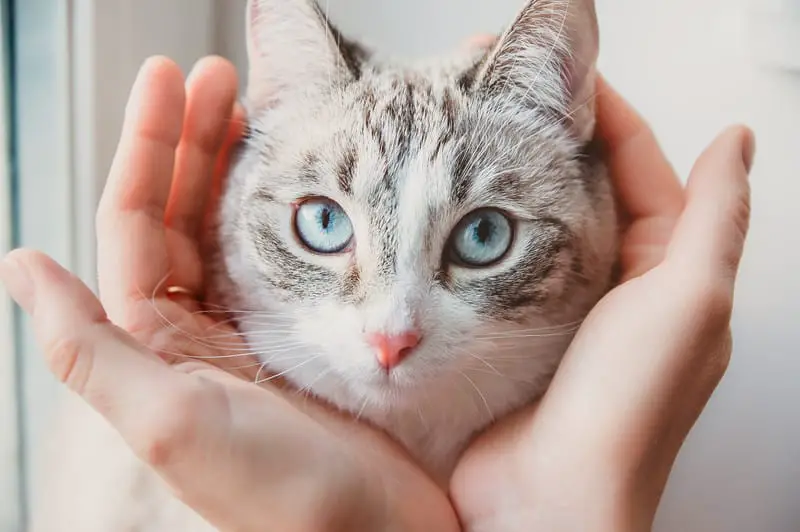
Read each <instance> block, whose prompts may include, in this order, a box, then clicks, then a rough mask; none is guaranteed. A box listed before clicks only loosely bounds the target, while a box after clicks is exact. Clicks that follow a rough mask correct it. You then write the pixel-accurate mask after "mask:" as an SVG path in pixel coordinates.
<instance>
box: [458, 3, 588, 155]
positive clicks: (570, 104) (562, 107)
mask: <svg viewBox="0 0 800 532" xmlns="http://www.w3.org/2000/svg"><path fill="white" fill-rule="evenodd" d="M594 3H595V0H527V2H526V3H525V6H524V7H523V8H522V11H520V13H519V15H518V16H517V18H516V20H515V21H514V23H513V24H511V26H510V27H509V28H508V29H507V30H506V32H505V33H504V34H503V35H502V36H501V37H500V38H499V39H498V40H497V42H496V44H495V45H494V48H493V50H492V51H490V52H489V53H488V54H487V55H486V57H484V59H483V60H482V62H481V63H479V64H478V65H476V67H475V68H474V69H472V70H470V71H469V72H468V73H467V75H465V76H464V78H463V79H462V85H464V86H466V87H468V88H472V89H477V90H481V91H483V92H484V93H489V94H494V95H499V96H501V97H502V98H503V101H506V102H514V103H516V104H518V105H521V106H523V107H539V108H545V109H548V110H549V111H551V112H552V113H553V114H554V115H555V116H557V117H559V119H562V120H564V122H565V123H569V124H570V125H571V129H572V131H573V133H574V134H575V136H577V137H578V138H579V139H581V140H583V141H588V140H589V139H590V138H591V137H592V134H593V130H594V123H595V116H594V115H595V108H594V91H595V82H596V65H595V63H596V61H597V54H598V45H599V33H598V27H597V15H596V13H595V5H594Z"/></svg>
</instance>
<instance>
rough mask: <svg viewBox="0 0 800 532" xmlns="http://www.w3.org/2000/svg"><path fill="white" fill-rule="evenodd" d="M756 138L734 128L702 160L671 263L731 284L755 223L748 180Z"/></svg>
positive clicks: (696, 169)
mask: <svg viewBox="0 0 800 532" xmlns="http://www.w3.org/2000/svg"><path fill="white" fill-rule="evenodd" d="M754 152H755V138H754V136H753V132H752V131H750V130H749V129H748V128H746V127H743V126H736V127H732V128H729V129H728V130H727V131H725V132H724V133H723V134H722V135H720V136H719V137H718V138H717V139H716V140H715V141H714V143H713V144H712V145H711V146H710V147H709V148H708V149H707V150H706V151H705V152H704V153H703V154H702V155H701V156H700V158H699V159H698V161H697V163H696V165H695V167H694V169H693V170H692V173H691V176H690V177H689V183H688V186H687V198H688V199H687V205H686V209H685V211H684V213H683V215H682V216H681V218H680V220H679V222H678V226H677V227H676V228H675V233H674V237H673V239H672V242H670V246H669V250H668V255H667V261H668V262H671V263H675V264H679V265H680V266H681V267H683V268H685V269H686V270H687V271H688V272H690V273H691V274H692V275H695V276H696V275H697V274H698V273H699V274H705V277H703V279H705V280H707V281H712V280H716V279H728V280H730V282H731V284H730V289H731V290H732V289H733V281H734V279H735V277H736V271H737V269H738V267H739V261H740V260H741V257H742V252H743V249H744V242H745V238H746V236H747V230H748V226H749V221H750V185H749V182H748V174H749V172H750V167H751V165H752V161H753V156H754Z"/></svg>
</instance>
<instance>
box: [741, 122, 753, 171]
mask: <svg viewBox="0 0 800 532" xmlns="http://www.w3.org/2000/svg"><path fill="white" fill-rule="evenodd" d="M755 156H756V136H755V133H753V131H752V130H750V129H748V130H747V134H746V135H745V137H744V142H743V144H742V162H744V167H745V169H747V173H748V174H749V173H750V170H751V169H752V168H753V160H754V159H755Z"/></svg>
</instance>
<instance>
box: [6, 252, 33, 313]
mask: <svg viewBox="0 0 800 532" xmlns="http://www.w3.org/2000/svg"><path fill="white" fill-rule="evenodd" d="M0 281H2V282H3V284H4V285H5V287H6V290H7V291H8V294H9V295H10V296H11V297H12V298H13V299H14V301H16V302H17V304H18V305H19V306H20V307H22V309H23V310H24V311H25V312H28V313H30V312H32V311H33V305H34V301H35V297H34V290H33V281H32V280H31V277H30V275H29V274H28V271H27V270H26V268H25V266H23V265H22V264H21V263H20V262H19V261H18V260H17V259H16V258H15V257H14V256H13V255H7V256H6V257H5V258H4V259H3V260H2V261H0Z"/></svg>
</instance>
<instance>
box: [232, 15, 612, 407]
mask: <svg viewBox="0 0 800 532" xmlns="http://www.w3.org/2000/svg"><path fill="white" fill-rule="evenodd" d="M542 3H547V2H542V1H539V2H534V3H531V4H530V5H529V6H526V8H525V9H524V10H523V12H522V13H521V14H520V16H519V17H518V19H517V21H516V22H515V24H514V25H512V27H511V29H510V30H509V31H508V32H507V33H506V35H505V36H504V37H503V38H501V40H500V42H499V43H498V45H497V47H496V48H494V49H493V50H483V51H477V52H464V53H463V54H460V55H457V56H456V57H454V58H452V59H451V60H448V61H446V62H441V63H438V64H435V65H433V66H431V65H428V66H426V67H415V66H399V65H393V64H389V63H381V62H379V61H377V60H375V59H373V58H372V57H370V56H369V54H368V53H367V52H365V51H364V50H362V49H361V48H359V47H357V46H356V45H353V44H352V43H350V42H348V41H345V40H344V39H342V38H341V36H340V35H339V34H338V32H336V30H335V29H333V28H332V27H331V26H330V24H329V22H328V21H327V20H326V19H325V18H324V17H323V16H322V14H321V13H320V12H319V10H318V9H317V8H316V7H315V6H313V5H312V4H310V3H306V2H305V1H302V0H260V1H254V2H251V5H250V17H251V21H250V28H251V36H250V46H251V47H250V54H251V74H250V78H251V85H250V88H249V92H248V100H249V101H248V107H249V115H250V135H249V138H248V139H247V141H246V145H245V146H244V148H243V149H242V152H241V155H240V159H239V161H238V163H237V165H236V168H235V169H234V171H233V172H232V175H231V178H230V182H229V184H228V188H227V190H226V193H225V197H224V204H223V208H222V212H221V215H220V235H221V239H220V243H221V248H222V250H223V255H224V262H225V270H226V277H227V279H228V280H229V282H230V286H229V288H228V290H227V291H226V292H227V293H226V295H225V299H226V300H227V301H226V302H227V303H228V304H229V306H231V307H233V308H234V309H235V310H237V311H240V310H243V311H247V313H246V314H245V315H246V316H247V317H246V318H242V319H240V326H241V328H242V330H243V331H244V332H245V333H246V334H247V335H248V340H249V342H250V345H251V347H252V348H253V350H254V351H255V352H257V353H259V354H260V355H261V357H262V359H263V361H264V362H266V363H267V366H268V368H269V369H270V370H272V371H273V372H276V373H281V374H283V376H285V377H286V378H288V379H289V380H292V381H294V382H295V383H296V384H297V385H299V386H300V387H301V388H307V389H311V390H312V391H314V392H315V393H317V394H319V395H321V396H323V397H326V398H328V399H330V400H332V401H334V402H335V403H337V404H339V406H343V407H345V408H349V409H351V410H354V411H355V410H359V411H361V410H365V409H366V410H367V411H373V410H375V409H377V411H381V410H383V411H390V410H392V409H407V408H419V407H420V404H421V403H422V402H425V401H428V402H430V401H431V400H432V399H431V398H432V397H434V398H435V397H445V396H447V397H452V394H463V395H464V396H465V397H470V398H471V399H470V400H472V399H474V398H475V396H476V395H477V396H479V397H480V398H481V400H482V402H483V403H485V404H484V405H482V406H481V408H483V407H484V406H485V408H486V409H487V410H488V412H489V414H490V415H492V414H495V413H496V411H497V410H500V409H503V408H506V407H507V405H508V404H509V403H510V402H515V401H518V399H517V398H518V397H521V396H523V395H526V394H527V395H530V393H532V391H533V390H534V389H536V390H539V389H540V388H541V383H542V382H543V381H544V379H546V378H547V376H549V375H550V374H551V373H552V370H553V368H554V365H555V364H556V363H557V361H558V359H559V357H560V355H561V354H562V353H563V351H564V349H565V346H566V344H567V343H568V341H569V339H570V338H571V333H572V332H573V331H574V330H575V326H576V324H577V322H578V321H579V320H580V319H582V317H583V316H584V315H585V313H586V312H587V311H588V309H589V308H590V307H591V306H592V305H593V304H594V303H595V302H596V300H597V299H598V298H599V297H600V296H601V295H602V293H603V292H604V290H605V289H606V288H607V286H608V283H609V275H610V269H611V264H612V262H613V259H614V255H615V239H614V234H615V221H614V220H615V214H614V207H613V201H612V199H611V194H610V190H609V185H608V182H607V180H606V177H605V173H604V171H603V168H602V165H601V163H600V161H599V160H598V158H597V157H596V153H595V151H594V150H593V149H592V146H593V144H592V143H591V142H590V140H591V133H592V127H593V118H592V117H593V112H588V113H587V109H589V110H591V105H590V104H589V103H587V102H588V100H579V99H578V98H580V95H581V94H583V93H584V92H585V91H586V88H585V85H586V84H587V83H589V84H591V83H593V78H592V76H591V69H587V68H584V67H583V66H580V65H578V64H577V63H575V64H567V63H565V61H566V60H567V59H566V58H568V57H573V55H571V54H574V51H575V50H573V49H566V48H564V46H566V45H565V44H564V43H561V42H560V41H558V40H557V39H556V40H553V39H555V36H556V35H557V32H555V31H554V24H556V23H557V22H558V21H557V20H555V19H553V14H552V13H553V11H552V9H551V10H549V11H548V10H546V9H545V10H544V11H538V10H536V9H534V8H533V6H534V5H536V6H538V5H540V4H542ZM550 4H558V5H562V6H563V7H564V8H565V9H566V6H567V5H568V4H569V2H550ZM551 7H552V6H551ZM564 14H565V15H566V14H568V13H567V12H566V11H564ZM591 20H593V13H592V14H591ZM562 22H563V21H562ZM577 25H578V26H579V27H580V24H577ZM576 31H577V29H576ZM568 33H569V32H568ZM547 38H550V43H549V44H548V45H547V48H546V49H545V48H542V46H543V43H546V42H547V41H546V39H547ZM572 42H579V41H572ZM548 50H549V51H550V55H552V57H547V54H546V53H545V52H547V51H548ZM592 50H593V52H590V53H589V54H588V55H586V54H584V56H585V57H581V58H580V59H581V60H588V61H589V64H592V63H593V60H594V55H593V53H594V50H595V49H592ZM587 58H588V59H587ZM565 72H568V73H569V74H568V75H567V76H564V73H565ZM423 398H424V399H423ZM479 403H480V402H479Z"/></svg>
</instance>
